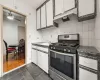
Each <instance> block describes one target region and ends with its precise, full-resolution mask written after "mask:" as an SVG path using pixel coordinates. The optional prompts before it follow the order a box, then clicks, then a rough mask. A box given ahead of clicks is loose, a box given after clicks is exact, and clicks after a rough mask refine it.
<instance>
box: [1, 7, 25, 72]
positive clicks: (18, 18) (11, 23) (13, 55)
mask: <svg viewBox="0 0 100 80" xmlns="http://www.w3.org/2000/svg"><path fill="white" fill-rule="evenodd" d="M25 20H26V16H24V15H22V14H20V13H17V12H15V11H12V10H10V9H7V8H3V25H2V34H3V35H2V39H3V44H2V47H3V51H2V52H3V73H7V72H9V71H12V70H14V69H16V68H18V67H20V66H22V65H24V64H25V61H26V57H25V56H26V24H25Z"/></svg>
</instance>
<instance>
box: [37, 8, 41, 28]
mask: <svg viewBox="0 0 100 80" xmlns="http://www.w3.org/2000/svg"><path fill="white" fill-rule="evenodd" d="M36 13H37V21H36V23H37V29H40V23H41V22H40V9H38V10H37V12H36Z"/></svg>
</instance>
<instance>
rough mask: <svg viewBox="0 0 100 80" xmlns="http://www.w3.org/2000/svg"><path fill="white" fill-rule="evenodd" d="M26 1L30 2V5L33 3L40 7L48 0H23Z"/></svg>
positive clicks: (34, 6) (35, 6)
mask: <svg viewBox="0 0 100 80" xmlns="http://www.w3.org/2000/svg"><path fill="white" fill-rule="evenodd" d="M23 1H25V2H26V3H28V4H29V5H31V6H32V7H33V8H35V9H36V8H38V7H39V6H40V5H41V4H42V3H43V2H45V1H46V0H23Z"/></svg>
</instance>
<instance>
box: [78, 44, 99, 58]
mask: <svg viewBox="0 0 100 80" xmlns="http://www.w3.org/2000/svg"><path fill="white" fill-rule="evenodd" d="M77 51H78V54H79V55H80V56H85V57H89V58H94V59H97V58H100V52H99V51H98V50H97V49H96V48H95V47H92V46H91V47H90V46H80V47H79V49H77Z"/></svg>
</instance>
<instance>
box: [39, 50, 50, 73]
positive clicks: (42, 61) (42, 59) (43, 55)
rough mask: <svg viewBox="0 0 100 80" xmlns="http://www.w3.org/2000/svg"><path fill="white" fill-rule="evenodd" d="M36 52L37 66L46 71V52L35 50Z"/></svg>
mask: <svg viewBox="0 0 100 80" xmlns="http://www.w3.org/2000/svg"><path fill="white" fill-rule="evenodd" d="M37 52H38V66H39V67H40V68H41V69H43V70H44V71H45V72H47V73H48V54H46V53H43V52H40V51H37Z"/></svg>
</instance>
